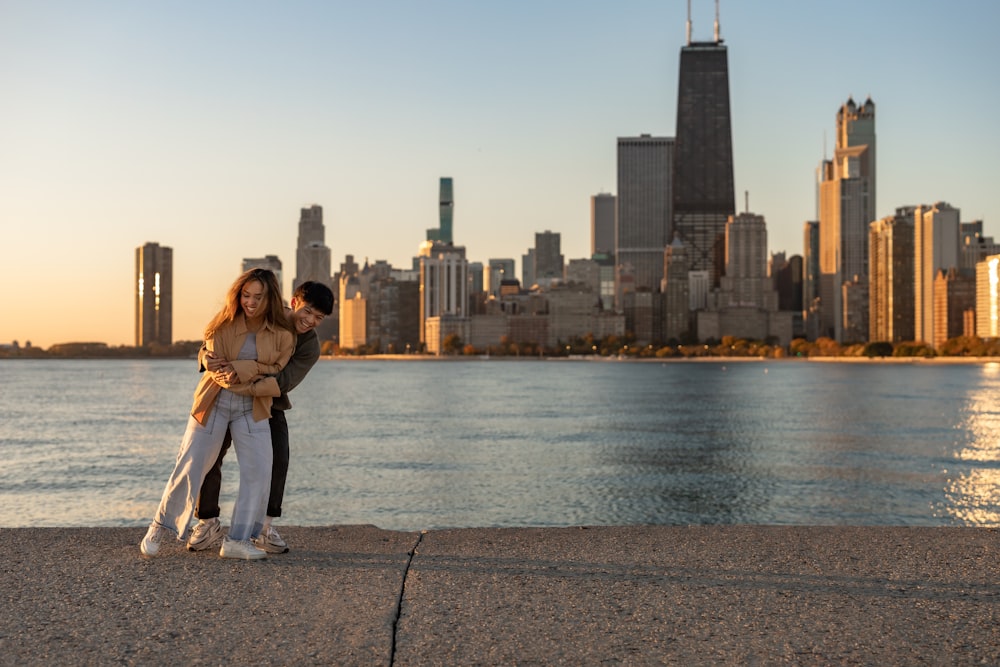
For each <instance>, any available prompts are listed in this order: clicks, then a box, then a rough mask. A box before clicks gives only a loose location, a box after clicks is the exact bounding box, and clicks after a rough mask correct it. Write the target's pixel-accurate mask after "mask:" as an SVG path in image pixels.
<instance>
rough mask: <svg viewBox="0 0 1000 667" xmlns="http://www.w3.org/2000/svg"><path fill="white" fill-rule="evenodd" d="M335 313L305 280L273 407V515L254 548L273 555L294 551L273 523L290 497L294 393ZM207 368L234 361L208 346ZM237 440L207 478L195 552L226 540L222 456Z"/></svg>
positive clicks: (191, 545)
mask: <svg viewBox="0 0 1000 667" xmlns="http://www.w3.org/2000/svg"><path fill="white" fill-rule="evenodd" d="M332 312H333V292H332V291H330V288H329V287H327V286H326V285H324V284H322V283H318V282H314V281H308V282H304V283H302V284H301V285H299V287H298V289H296V290H295V293H294V294H293V295H292V300H291V308H290V309H288V310H287V311H286V315H287V316H288V319H289V320H291V322H292V326H293V328H294V329H295V333H296V342H295V351H294V352H293V353H292V358H291V360H290V361H289V362H288V364H287V365H286V366H285V367H284V368H283V369H282V370H281V372H280V373H278V375H277V376H276V378H275V379H276V380H277V383H278V387H279V388H280V389H281V396H280V397H278V398H276V399H274V403H273V404H272V405H271V419H270V420H269V422H268V423H269V425H270V427H271V448H272V449H273V451H274V463H273V465H272V467H271V493H270V496H269V497H268V501H267V516H266V517H265V518H264V526H263V528H262V529H261V531H260V534H259V535H257V536H255V537H254V545H255V546H256V547H257V548H258V549H262V550H264V551H266V552H268V553H272V554H280V553H286V552H287V551H288V544H287V543H285V541H284V540H283V539H282V538H281V535H279V534H278V531H277V529H275V528H274V526H272V525H271V520H272V519H275V518H277V517H280V516H281V501H282V499H283V497H284V495H285V478H286V477H287V475H288V459H289V449H288V423H287V422H286V421H285V410H290V409H291V407H292V404H291V402H290V401H289V400H288V392H290V391H291V390H292V389H294V388H295V387H297V386H298V384H299V383H300V382H302V380H303V378H305V376H306V373H308V372H309V370H310V369H311V368H312V367H313V365H314V364H315V363H316V361H317V360H318V359H319V354H320V345H319V338H318V337H317V336H316V327H317V326H319V324H320V322H322V321H323V318H325V317H326V316H327V315H329V314H331V313H332ZM199 361H200V364H201V368H202V370H208V371H212V372H217V373H225V372H227V371H228V369H229V361H228V360H226V359H219V358H216V357H215V356H214V355H213V354H212V353H211V352H208V351H207V350H205V349H204V348H202V350H201V353H200V354H199ZM231 443H232V438H231V437H230V435H229V433H228V432H227V433H226V437H225V440H224V441H223V443H222V451H221V452H219V458H218V459H217V460H216V461H215V465H214V466H213V467H212V469H211V470H210V471H209V472H208V474H207V475H206V476H205V481H204V482H203V483H202V485H201V494H200V495H199V497H198V506H197V508H196V509H195V516H197V517H198V524H197V525H196V526H195V527H194V530H193V531H191V536H190V537H189V538H188V541H187V548H188V549H189V550H191V551H201V550H203V549H208V548H209V547H211V546H213V545H214V544H215V543H217V542H218V541H219V540H220V539H222V524H220V523H219V490H220V488H221V487H222V458H223V457H224V456H225V455H226V451H227V450H228V449H229V445H230V444H231Z"/></svg>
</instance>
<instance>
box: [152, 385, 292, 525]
mask: <svg viewBox="0 0 1000 667" xmlns="http://www.w3.org/2000/svg"><path fill="white" fill-rule="evenodd" d="M227 428H228V429H229V431H230V433H232V436H233V447H234V448H235V449H236V459H237V461H238V462H239V466H240V489H239V495H238V496H237V498H236V503H235V504H234V505H233V516H232V520H231V521H230V526H229V538H230V539H233V540H246V539H249V538H250V537H251V536H256V535H257V534H259V533H260V529H261V526H262V524H263V521H264V512H265V511H266V510H267V497H268V493H269V492H270V487H271V461H272V451H271V429H270V427H269V426H268V422H267V420H266V419H263V420H261V421H259V422H255V421H254V420H253V398H251V397H249V396H238V395H236V394H234V393H232V392H230V391H226V390H225V389H223V390H222V391H221V392H219V397H218V398H217V399H216V402H215V405H214V406H213V407H212V411H211V413H210V414H209V416H208V421H207V423H206V424H205V426H202V425H201V424H199V423H198V422H197V421H195V419H194V417H188V424H187V430H185V432H184V439H183V440H182V441H181V448H180V451H178V452H177V463H176V464H175V465H174V471H173V473H172V474H171V475H170V479H169V480H168V481H167V487H166V488H165V489H164V490H163V498H162V499H161V500H160V506H159V508H158V509H157V511H156V516H155V517H154V519H153V520H154V521H155V522H156V523H158V524H160V525H161V526H166V527H167V528H170V529H171V530H173V531H174V532H175V533H177V538H178V539H183V538H184V534H185V533H186V532H187V529H188V526H189V525H190V523H191V519H192V517H193V516H194V510H195V506H196V505H197V503H198V494H199V492H200V491H201V483H202V481H203V480H204V479H205V475H206V474H207V473H208V471H209V470H210V469H211V468H212V465H213V464H214V463H215V459H216V458H218V456H219V450H221V449H222V440H223V438H224V437H225V435H226V429H227Z"/></svg>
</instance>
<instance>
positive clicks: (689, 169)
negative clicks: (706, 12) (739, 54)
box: [673, 2, 736, 286]
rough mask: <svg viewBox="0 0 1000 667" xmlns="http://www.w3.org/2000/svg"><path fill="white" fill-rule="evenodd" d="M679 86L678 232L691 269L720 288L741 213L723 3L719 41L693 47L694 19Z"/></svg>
mask: <svg viewBox="0 0 1000 667" xmlns="http://www.w3.org/2000/svg"><path fill="white" fill-rule="evenodd" d="M689 8H690V7H689ZM678 81H679V83H678V91H677V135H676V138H675V144H674V187H673V203H674V205H673V217H674V225H673V228H674V232H675V233H676V234H677V235H678V236H679V237H680V238H681V239H682V240H683V241H684V243H685V245H687V248H688V261H689V262H690V269H691V270H692V271H709V272H710V275H711V279H712V284H713V285H716V286H717V285H718V284H719V277H720V275H721V274H722V272H723V270H724V266H725V262H724V253H725V240H724V239H725V231H726V221H727V220H728V218H729V216H731V215H733V214H734V213H735V212H736V196H735V189H734V187H733V138H732V126H731V122H730V116H729V63H728V56H727V53H726V47H725V46H723V44H722V39H721V38H720V37H719V16H718V2H716V17H715V39H714V41H711V42H692V41H691V17H690V13H689V15H688V25H687V46H685V47H683V48H682V49H681V59H680V77H679V80H678Z"/></svg>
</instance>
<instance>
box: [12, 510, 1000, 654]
mask: <svg viewBox="0 0 1000 667" xmlns="http://www.w3.org/2000/svg"><path fill="white" fill-rule="evenodd" d="M279 528H280V529H281V533H282V535H283V536H284V537H285V539H286V540H287V541H288V543H289V545H290V546H291V551H290V552H289V553H287V554H281V555H275V556H271V557H270V558H268V559H267V560H264V561H253V562H250V561H233V560H225V559H221V558H219V557H218V552H217V550H209V551H203V552H197V553H192V552H188V551H185V550H184V549H183V546H182V544H181V543H179V542H177V543H171V544H167V545H164V547H163V548H162V549H161V554H160V555H159V556H157V557H156V558H150V559H147V558H143V557H141V556H140V555H139V548H138V543H139V540H140V539H141V538H142V536H143V534H144V533H145V529H141V528H5V529H0V568H2V572H3V578H2V583H0V600H2V606H0V664H2V665H159V664H171V665H173V664H191V665H223V664H227V665H235V664H239V665H255V664H260V665H394V666H395V665H399V666H404V665H405V666H409V665H605V664H621V665H664V664H665V665H785V664H788V665H980V664H983V665H1000V618H998V612H1000V562H998V555H1000V532H998V531H997V530H995V529H989V528H903V527H785V526H780V527H779V526H692V527H683V526H640V527H590V528H582V527H581V528H509V529H508V528H504V529H486V528H484V529H476V528H471V529H461V530H433V531H426V532H399V531H388V530H381V529H379V528H376V527H374V526H337V527H308V528H306V527H285V526H280V527H279Z"/></svg>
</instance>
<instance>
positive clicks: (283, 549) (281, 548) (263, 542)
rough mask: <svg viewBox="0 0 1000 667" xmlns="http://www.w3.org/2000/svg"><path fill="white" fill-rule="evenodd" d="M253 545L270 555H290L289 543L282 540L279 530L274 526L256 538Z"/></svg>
mask: <svg viewBox="0 0 1000 667" xmlns="http://www.w3.org/2000/svg"><path fill="white" fill-rule="evenodd" d="M253 543H254V546H256V547H257V548H258V549H261V550H263V551H266V552H267V553H269V554H286V553H288V543H286V542H285V541H284V540H283V539H281V535H279V534H278V529H277V528H275V527H274V526H268V527H267V530H265V531H263V532H261V534H260V535H258V536H257V537H255V538H254V540H253Z"/></svg>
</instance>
